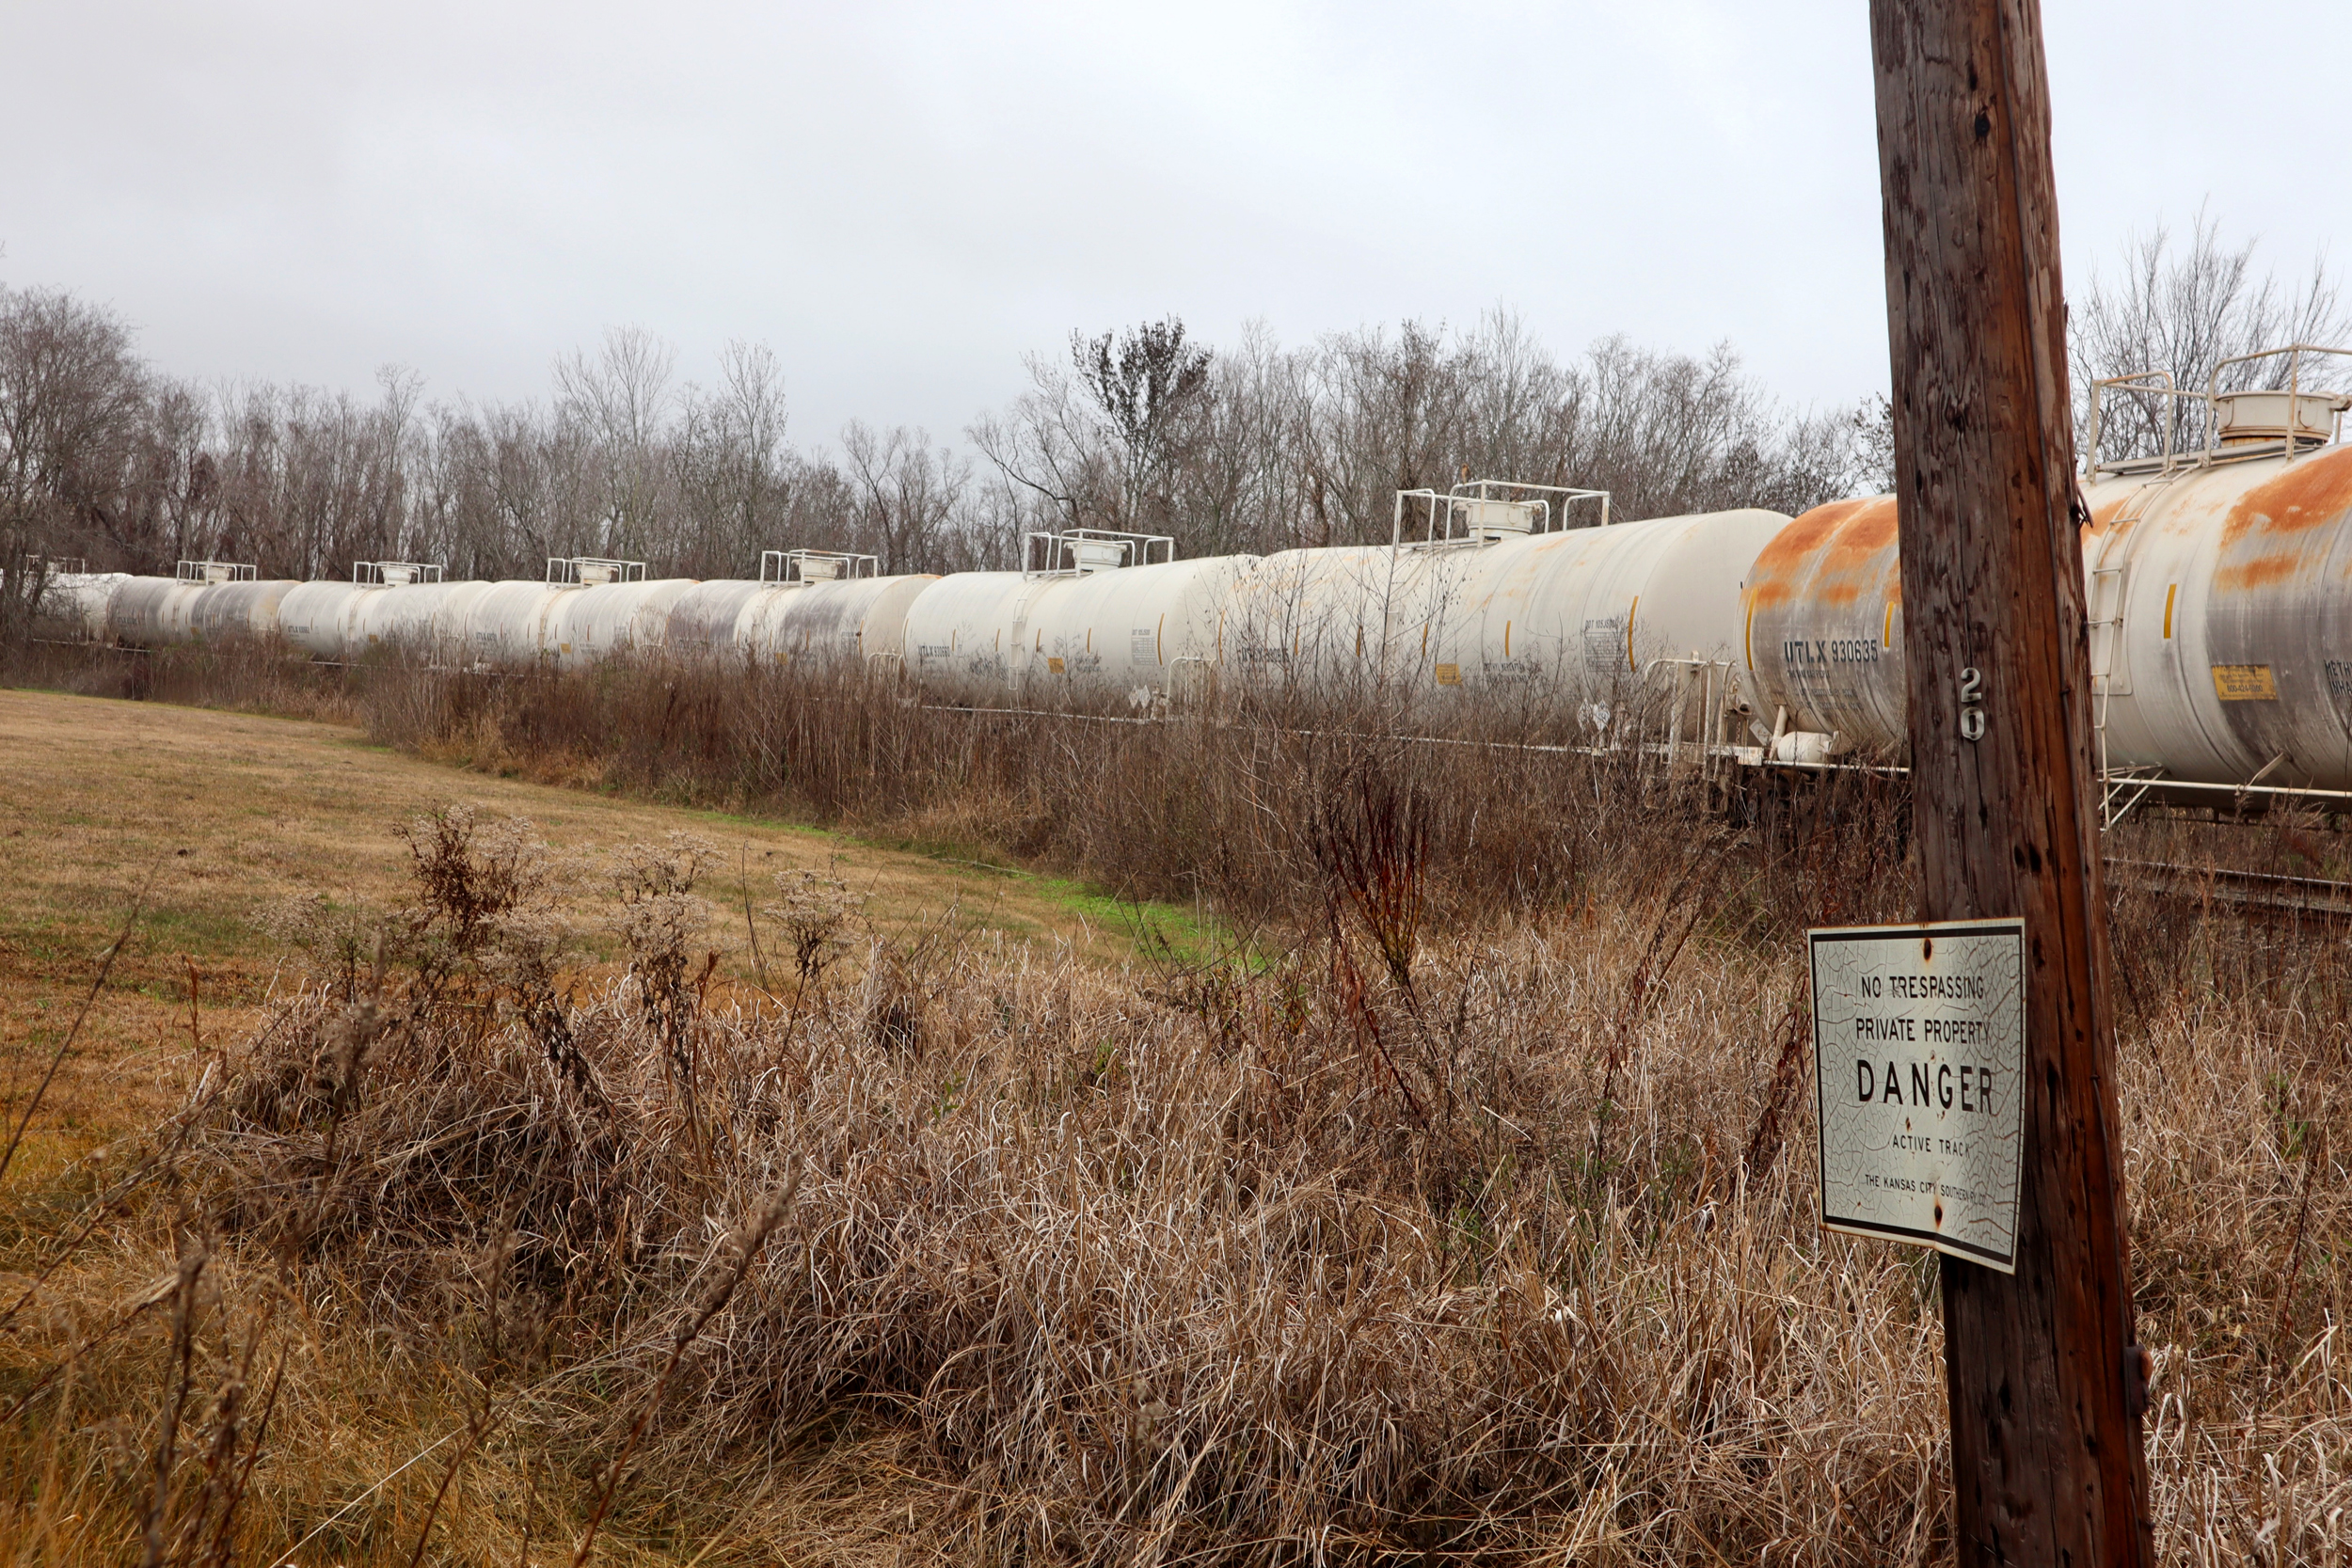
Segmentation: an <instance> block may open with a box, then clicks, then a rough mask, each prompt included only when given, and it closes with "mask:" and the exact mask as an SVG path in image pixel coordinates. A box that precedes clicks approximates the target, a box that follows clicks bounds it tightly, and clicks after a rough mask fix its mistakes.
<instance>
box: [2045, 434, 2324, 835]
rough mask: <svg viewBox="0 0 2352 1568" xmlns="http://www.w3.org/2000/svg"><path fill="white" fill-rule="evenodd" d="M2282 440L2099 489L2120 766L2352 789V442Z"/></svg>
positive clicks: (2106, 730) (2101, 732) (2090, 537)
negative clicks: (2299, 451)
mask: <svg viewBox="0 0 2352 1568" xmlns="http://www.w3.org/2000/svg"><path fill="white" fill-rule="evenodd" d="M2225 401H2226V400H2225ZM2276 401H2278V402H2279V403H2280V404H2283V403H2284V402H2285V398H2284V395H2283V394H2278V395H2276ZM2240 422H2241V424H2243V422H2244V421H2242V420H2241V421H2240ZM2267 444H2268V445H2269V446H2270V447H2271V449H2272V455H2269V456H2262V457H2252V458H2245V459H2237V460H2232V458H2231V450H2232V449H2230V448H2226V447H2225V448H2223V449H2221V457H2220V460H2219V461H2214V462H2206V463H2201V464H2199V465H2198V466H2196V467H2189V468H2187V469H2185V470H2183V469H2177V468H2176V469H2175V470H2174V471H2173V472H2171V473H2169V474H2166V473H2163V472H2156V473H2142V474H2123V475H2118V476H2116V477H2113V478H2107V479H2103V480H2101V481H2100V482H2099V483H2095V484H2092V485H2090V486H2089V487H2088V489H2087V491H2086V499H2088V500H2089V501H2090V508H2091V519H2092V520H2091V523H2090V526H2089V527H2088V528H2086V529H2085V530H2084V531H2083V541H2082V543H2083V564H2084V570H2085V573H2086V576H2087V578H2088V581H2087V584H2086V586H2087V589H2088V596H2089V603H2090V616H2089V619H2090V632H2091V635H2090V661H2091V677H2092V722H2093V726H2094V727H2093V736H2094V740H2095V741H2096V743H2097V744H2098V747H2099V750H2100V752H2102V756H2101V759H2100V760H2101V762H2102V765H2103V766H2104V767H2106V768H2111V769H2142V770H2146V771H2148V772H2150V773H2152V774H2153V775H2154V776H2157V777H2161V778H2168V779H2176V780H2186V781H2190V782H2196V783H2206V784H2249V783H2254V782H2256V781H2257V780H2259V782H2260V783H2262V784H2265V785H2283V786H2289V787H2297V788H2316V789H2339V790H2340V789H2352V447H2346V446H2336V447H2331V448H2328V450H2326V451H2314V452H2312V453H2310V454H2309V455H2304V456H2297V457H2295V458H2293V459H2292V460H2290V459H2289V458H2288V457H2287V456H2286V455H2285V454H2284V453H2283V452H2282V451H2278V450H2277V449H2278V445H2279V443H2277V442H2276V441H2275V440H2274V441H2272V442H2270V443H2267Z"/></svg>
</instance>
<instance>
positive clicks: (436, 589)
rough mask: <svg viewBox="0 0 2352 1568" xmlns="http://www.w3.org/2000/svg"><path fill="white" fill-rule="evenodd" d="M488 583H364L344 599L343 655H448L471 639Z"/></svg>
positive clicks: (355, 656) (442, 657) (444, 656)
mask: <svg viewBox="0 0 2352 1568" xmlns="http://www.w3.org/2000/svg"><path fill="white" fill-rule="evenodd" d="M491 586H492V585H491V584H489V583H486V582H419V583H402V584H398V585H394V586H391V587H381V588H374V587H362V588H361V590H360V592H359V593H358V594H356V595H354V596H353V597H352V598H350V599H348V600H346V601H344V610H345V613H344V640H343V641H344V647H345V649H346V650H347V651H346V653H345V655H344V657H347V658H358V657H364V656H365V655H367V654H370V653H377V654H390V653H393V652H401V653H405V654H407V655H409V656H410V657H419V658H431V659H444V658H450V657H456V656H455V654H454V652H453V651H454V650H456V649H458V648H460V647H463V646H464V645H465V642H466V631H467V627H468V626H469V623H470V621H471V618H472V614H473V607H474V606H475V605H476V604H478V603H480V602H481V600H482V598H483V595H485V594H487V593H488V592H489V591H490V588H491Z"/></svg>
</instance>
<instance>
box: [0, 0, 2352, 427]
mask: <svg viewBox="0 0 2352 1568" xmlns="http://www.w3.org/2000/svg"><path fill="white" fill-rule="evenodd" d="M2044 22H2045V26H2046V29H2047V42H2048V51H2049V56H2050V67H2051V77H2052V91H2053V96H2054V100H2055V103H2056V117H2057V126H2056V132H2057V155H2058V189H2059V194H2060V198H2061V222H2062V228H2063V232H2064V238H2065V244H2066V267H2067V275H2068V278H2069V281H2070V285H2071V286H2072V287H2073V288H2074V291H2075V292H2077V293H2079V292H2080V291H2081V290H2082V288H2083V287H2084V286H2085V284H2086V283H2087V282H2088V275H2089V271H2090V268H2091V267H2092V266H2093V265H2094V264H2098V263H2106V264H2107V265H2109V266H2112V264H2113V258H2114V257H2115V255H2116V253H2117V249H2118V246H2119V245H2120V244H2121V243H2122V239H2123V238H2124V236H2125V235H2126V234H2127V233H2128V232H2130V231H2131V230H2133V229H2135V228H2141V229H2144V228H2146V227H2148V226H2149V225H2151V224H2153V223H2154V222H2156V221H2158V220H2159V219H2162V220H2167V221H2169V222H2170V223H2171V224H2172V225H2173V226H2175V227H2176V228H2181V229H2185V228H2186V227H2187V226H2188V224H2189V222H2190V220H2191V219H2192V217H2193V215H2194V214H2195V213H2196V210H2197V208H2198V206H2199V204H2200V203H2201V202H2207V201H2209V202H2210V206H2211V210H2212V212H2213V214H2214V215H2215V216H2216V217H2217V218H2218V219H2219V220H2221V222H2222V224H2223V226H2224V228H2225V230H2226V232H2227V233H2228V234H2230V235H2232V236H2234V237H2242V236H2247V235H2254V234H2259V235H2260V236H2261V237H2262V239H2263V243H2264V250H2263V254H2264V256H2265V258H2266V259H2267V260H2268V261H2271V262H2272V263H2274V264H2278V265H2280V266H2282V267H2287V268H2291V269H2293V268H2302V267H2307V266H2308V265H2309V263H2310V261H2311V259H2312V254H2313V253H2314V251H2315V250H2317V249H2319V248H2321V247H2323V246H2325V245H2328V243H2329V242H2330V241H2331V240H2333V239H2335V238H2336V237H2337V232H2338V229H2339V225H2340V221H2341V220H2342V219H2343V217H2344V215H2345V214H2346V212H2347V208H2348V207H2352V200H2348V198H2352V165H2347V163H2346V161H2345V159H2344V156H2343V153H2342V146H2343V143H2342V136H2343V125H2342V117H2343V110H2342V108H2341V107H2340V106H2339V105H2338V103H2337V102H2336V101H2337V100H2338V98H2340V96H2341V95H2340V94H2338V93H2337V92H2335V91H2334V90H2333V86H2332V85H2333V84H2335V83H2338V82H2340V80H2341V78H2342V73H2343V70H2344V66H2345V64H2346V62H2348V61H2352V7H2346V6H2344V5H2343V4H2341V3H2337V0H2330V3H2327V4H2318V3H2307V0H2290V3H2286V4H2280V5H2273V6H2265V7H2261V8H2244V9H2240V8H2235V7H2231V6H2225V5H2217V4H2214V3H2213V0H2199V3H2195V4H2191V3H2185V0H2183V3H2170V0H2165V3H2138V4H2132V5H2122V4H2106V5H2098V6H2087V5H2069V4H2063V3H2059V4H2052V5H2050V6H2049V7H2047V8H2046V9H2045V13H2044ZM2322 86H2326V87H2328V90H2327V91H2321V90H2317V89H2318V88H2319V87H2322ZM0 147H5V149H6V150H7V151H6V155H5V158H4V159H0V281H5V282H8V283H10V284H14V285H18V286H24V285H35V284H47V285H56V286H60V287H64V288H69V289H72V290H73V291H75V292H76V293H81V294H84V295H86V296H87V297H90V298H93V299H97V300H102V301H104V302H106V303H109V304H111V305H113V306H114V307H115V308H117V309H119V310H120V311H121V312H122V313H123V314H124V315H125V316H127V317H128V318H129V319H130V320H131V321H132V322H133V323H135V325H136V326H137V327H138V329H139V333H140V342H141V344H142V346H143V348H144V349H145V351H146V352H147V353H148V354H149V355H150V356H151V357H152V358H153V359H154V360H156V361H157V362H158V363H159V364H161V365H162V366H163V367H164V368H166V369H167V370H169V371H172V372H178V373H181V374H185V375H193V376H199V377H205V378H214V377H232V376H259V377H266V378H271V379H278V380H298V381H303V382H309V383H313V384H318V385H325V386H330V387H348V388H356V389H360V390H366V389H367V388H369V386H370V383H371V382H372V380H373V374H374V372H375V369H376V367H378V366H379V365H383V364H386V363H398V364H402V365H405V366H408V367H411V368H413V369H414V370H416V371H417V372H421V374H422V375H423V377H424V378H425V386H426V390H427V393H428V395H430V396H438V397H452V396H455V395H459V394H467V395H470V396H473V397H476V398H516V397H525V396H532V397H537V396H544V395H545V393H546V390H547V387H548V363H549V361H550V359H551V358H552V357H553V356H555V355H556V354H558V353H559V352H562V351H564V350H566V349H568V348H571V347H574V346H576V345H580V344H586V343H593V342H594V341H596V338H597V337H598V335H599V334H600V332H601V331H602V329H603V328H604V327H605V326H606V325H609V324H622V323H633V324H639V325H644V326H646V327H649V328H651V329H652V330H654V331H655V332H657V333H659V334H660V335H661V336H663V337H665V338H667V339H669V340H671V341H674V342H675V344H676V345H677V346H678V349H679V362H678V369H679V372H680V374H681V375H683V376H686V377H690V378H695V377H701V378H707V377H708V376H709V375H710V374H711V371H712V364H713V360H714V356H715V355H716V353H717V351H718V349H719V348H720V346H721V345H722V344H723V343H724V342H725V341H727V340H728V339H730V338H746V339H753V340H757V341H765V342H767V343H769V344H770V345H771V346H772V347H773V348H774V349H775V350H776V352H777V354H778V355H779V356H780V357H781V358H782V360H783V363H784V365H785V368H786V372H787V377H788V384H787V390H788V393H789V395H790V398H791V403H792V411H793V436H794V438H795V439H796V440H797V441H799V442H802V443H803V444H813V443H818V442H827V441H830V440H831V439H832V438H833V437H834V434H835V432H837V430H838V429H839V427H840V425H841V423H842V421H843V420H846V419H848V418H850V417H851V416H860V417H864V418H866V419H867V420H875V421H880V422H886V423H888V422H899V421H906V422H919V423H922V424H925V425H928V426H929V427H930V430H931V432H932V434H933V435H934V436H940V437H943V438H949V439H960V437H961V430H962V427H963V425H964V424H965V423H966V422H967V421H968V420H970V419H971V418H972V417H973V415H974V414H976V413H977V412H978V411H979V410H980V409H982V408H984V407H990V406H993V405H996V404H1000V403H1002V402H1003V401H1004V400H1005V399H1006V398H1008V397H1009V395H1011V394H1012V393H1013V392H1014V391H1016V390H1017V389H1018V388H1019V386H1020V384H1021V376H1022V372H1021V368H1020V363H1019V361H1020V356H1021V355H1022V354H1023V353H1024V352H1025V351H1029V350H1044V351H1047V352H1059V351H1060V348H1061V345H1063V344H1064V343H1065V342H1066V341H1067V340H1068V337H1069V334H1070V331H1071V329H1072V328H1073V327H1080V328H1085V329H1089V330H1100V329H1103V328H1106V327H1110V326H1113V325H1120V324H1123V323H1131V322H1134V321H1137V320H1140V319H1144V318H1147V317H1156V316H1159V315H1161V314H1164V313H1166V312H1168V311H1174V312H1177V313H1179V314H1181V315H1182V316H1183V317H1184V320H1185V322H1186V323H1187V324H1188V325H1190V326H1191V327H1192V328H1193V329H1194V331H1195V333H1196V334H1197V335H1199V336H1200V337H1202V338H1205V339H1206V340H1208V341H1212V342H1216V341H1229V340H1231V339H1232V337H1233V336H1234V335H1235V334H1236V333H1237V332H1238V331H1239V330H1240V329H1241V327H1242V325H1243V324H1244V323H1246V322H1248V321H1249V320H1251V319H1252V318H1259V319H1263V321H1264V322H1265V324H1266V325H1268V326H1269V327H1270V328H1271V329H1272V330H1273V331H1274V332H1275V333H1276V334H1277V335H1278V336H1279V337H1280V338H1282V339H1284V340H1286V341H1297V340H1301V339H1306V338H1311V337H1312V336H1313V335H1315V334H1317V333H1320V332H1324V331H1327V330H1332V329H1337V328H1348V327H1354V326H1358V325H1364V324H1368V323H1393V322H1395V321H1397V320H1399V319H1402V318H1406V317H1414V318H1419V319H1421V320H1423V321H1429V322H1436V321H1447V322H1453V323H1469V322H1470V321H1472V320H1474V319H1475V318H1476V317H1477V316H1478V315H1479V314H1480V312H1482V311H1483V310H1486V309H1490V308H1492V307H1494V306H1496V305H1502V306H1506V307H1508V308H1510V309H1515V310H1517V311H1518V312H1519V313H1520V315H1521V316H1522V317H1523V319H1524V320H1525V322H1526V324H1527V325H1528V326H1529V327H1530V328H1531V329H1532V330H1533V331H1534V333H1535V334H1536V335H1537V336H1538V337H1539V338H1540V339H1541V340H1543V341H1546V342H1547V343H1549V345H1550V346H1551V347H1552V348H1553V349H1554V350H1556V351H1559V352H1562V353H1564V354H1565V353H1571V352H1574V351H1575V350H1577V349H1580V348H1581V347H1582V346H1583V345H1584V344H1585V343H1586V342H1588V341H1591V340H1592V339H1594V338H1596V337H1597V336H1600V335H1602V334H1606V333H1610V332H1624V333H1627V334H1629V335H1630V336H1631V337H1632V338H1634V339H1635V340H1637V341H1640V342H1643V343H1645V344H1648V345H1652V346H1658V347H1671V348H1679V349H1685V350H1692V351H1695V350H1701V349H1704V348H1706V347H1707V346H1708V345H1709V344H1710V343H1713V342H1715V341H1719V340H1724V339H1727V340H1729V341H1732V342H1733V343H1734V344H1735V345H1736V346H1737V347H1738V348H1739V349H1740V351H1741V353H1742V354H1743V355H1744V356H1745V357H1746V360H1747V362H1748V365H1749V367H1750V368H1751V369H1752V370H1754V371H1755V372H1757V373H1759V374H1760V375H1762V376H1763V377H1764V378H1765V379H1766V380H1767V381H1768V382H1769V383H1770V384H1771V385H1772V386H1773V387H1774V388H1777V389H1778V390H1780V391H1781V392H1782V393H1783V394H1784V395H1786V396H1788V397H1789V398H1791V399H1793V400H1796V401H1799V402H1804V401H1821V402H1828V401H1845V400H1848V399H1851V398H1854V397H1857V396H1860V395H1861V394H1863V393H1865V392H1867V391H1869V390H1871V389H1873V388H1880V387H1883V385H1884V383H1885V380H1886V359H1885V319H1884V303H1883V302H1884V295H1883V284H1882V277H1881V272H1880V243H1879V216H1878V183H1877V182H1878V175H1877V163H1876V153H1875V150H1874V130H1873V121H1872V115H1871V101H1870V71H1869V45H1868V35H1867V23H1866V8H1865V6H1864V5H1863V4H1862V3H1861V0H1837V3H1821V0H1787V3H1776V4H1764V5H1758V4H1753V3H1750V4H1736V3H1718V0H1645V3H1643V4H1639V5H1592V4H1559V5H1548V6H1538V5H1532V4H1507V3H1492V4H1468V5H1458V6H1449V7H1407V6H1397V5H1388V4H1378V3H1358V4H1353V5H1345V6H1340V5H1319V4H1276V3H1270V0H1248V3H1228V0H1191V3H1188V4H1184V5H1164V6H1120V5H1116V4H1111V5H1104V4H1088V5H1078V4H1069V5H1053V4H1021V5H1014V4H1000V5H990V4H981V3H973V0H967V3H964V4H959V5H949V4H927V3H919V0H873V3H867V4H861V5H842V4H834V5H826V6H813V5H802V4H792V3H770V4H721V3H711V4H674V5H669V6H649V5H644V4H630V5H619V4H606V3H602V0H585V3H583V0H568V3H565V4H561V5H558V4H552V3H543V0H531V3H511V4H497V3H494V0H469V3H465V4H455V3H449V0H406V3H405V4H402V5H398V6H390V5H374V6H368V7H353V6H337V5H332V4H322V3H319V0H307V3H303V4H291V3H275V0H234V3H232V0H212V3H207V4H188V3H185V0H182V3H177V4H111V3H105V0H66V3H54V0H0Z"/></svg>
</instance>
